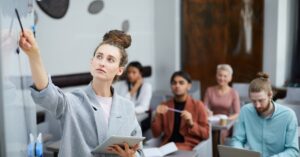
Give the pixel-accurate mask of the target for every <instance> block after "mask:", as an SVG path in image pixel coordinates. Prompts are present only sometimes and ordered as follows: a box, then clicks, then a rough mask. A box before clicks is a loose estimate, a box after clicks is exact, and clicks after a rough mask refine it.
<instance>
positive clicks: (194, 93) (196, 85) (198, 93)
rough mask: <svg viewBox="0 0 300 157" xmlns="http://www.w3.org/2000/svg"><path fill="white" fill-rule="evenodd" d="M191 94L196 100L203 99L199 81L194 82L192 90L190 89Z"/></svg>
mask: <svg viewBox="0 0 300 157" xmlns="http://www.w3.org/2000/svg"><path fill="white" fill-rule="evenodd" d="M189 94H190V95H191V96H192V97H193V98H194V99H197V100H200V99H201V83H200V81H199V80H192V88H191V89H190V91H189Z"/></svg>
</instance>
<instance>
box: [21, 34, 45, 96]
mask: <svg viewBox="0 0 300 157" xmlns="http://www.w3.org/2000/svg"><path fill="white" fill-rule="evenodd" d="M19 45H20V47H21V48H22V50H23V51H24V52H25V53H26V55H27V56H28V59H29V63H30V69H31V73H32V79H33V82H34V85H35V88H36V89H37V90H39V91H40V90H43V89H45V88H46V87H47V85H48V82H49V80H48V76H47V72H46V70H45V67H44V65H43V62H42V58H41V55H40V50H39V48H38V45H37V42H36V40H35V38H34V36H33V33H32V32H31V31H29V30H24V33H21V35H20V40H19Z"/></svg>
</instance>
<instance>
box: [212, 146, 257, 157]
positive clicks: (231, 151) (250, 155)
mask: <svg viewBox="0 0 300 157" xmlns="http://www.w3.org/2000/svg"><path fill="white" fill-rule="evenodd" d="M218 150H219V156H220V157H235V156H236V157H239V156H242V157H261V156H260V153H259V152H255V151H251V150H246V149H240V148H233V147H230V146H224V145H218Z"/></svg>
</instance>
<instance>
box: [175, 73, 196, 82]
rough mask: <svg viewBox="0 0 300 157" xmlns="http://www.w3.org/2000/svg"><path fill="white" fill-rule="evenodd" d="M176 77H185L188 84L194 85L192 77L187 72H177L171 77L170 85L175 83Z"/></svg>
mask: <svg viewBox="0 0 300 157" xmlns="http://www.w3.org/2000/svg"><path fill="white" fill-rule="evenodd" d="M176 76H180V77H183V78H184V79H185V80H186V81H187V82H188V83H192V79H191V76H190V75H189V74H188V73H187V72H185V71H175V72H174V73H173V74H172V76H171V80H170V83H172V82H173V81H174V79H175V77H176Z"/></svg>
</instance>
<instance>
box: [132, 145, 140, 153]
mask: <svg viewBox="0 0 300 157" xmlns="http://www.w3.org/2000/svg"><path fill="white" fill-rule="evenodd" d="M138 149H139V145H138V144H136V145H134V146H133V147H132V150H133V151H134V152H136V151H137V150H138Z"/></svg>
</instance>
